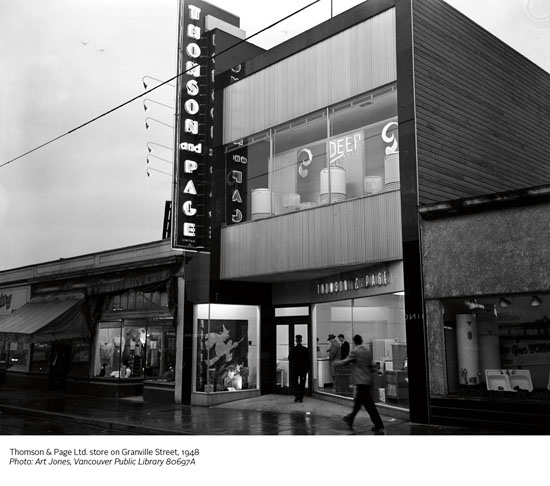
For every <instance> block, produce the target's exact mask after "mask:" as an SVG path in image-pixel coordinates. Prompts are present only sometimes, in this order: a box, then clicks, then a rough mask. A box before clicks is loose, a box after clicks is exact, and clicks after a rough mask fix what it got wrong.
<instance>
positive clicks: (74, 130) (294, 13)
mask: <svg viewBox="0 0 550 486" xmlns="http://www.w3.org/2000/svg"><path fill="white" fill-rule="evenodd" d="M320 1H321V0H314V1H313V2H311V3H309V4H308V5H306V6H305V7H302V8H300V9H298V10H296V11H294V12H293V13H291V14H289V15H287V16H286V17H283V18H282V19H279V20H277V21H276V22H274V23H272V24H271V25H268V26H267V27H264V28H263V29H261V30H259V31H258V32H256V33H254V34H252V35H250V36H248V37H246V38H244V39H242V40H240V41H239V42H237V43H236V44H234V45H232V46H231V47H229V48H227V49H224V50H223V51H220V52H218V53H217V54H214V55H213V56H211V57H210V59H214V58H215V57H217V56H220V55H221V54H224V53H225V52H227V51H229V50H231V49H234V48H235V47H237V46H238V45H240V44H242V43H244V42H247V41H249V40H250V39H252V38H253V37H256V36H257V35H260V34H262V33H264V32H265V31H267V30H269V29H272V28H273V27H275V26H276V25H277V24H280V23H281V22H284V21H285V20H288V19H289V18H291V17H293V16H294V15H297V14H299V13H300V12H302V11H304V10H306V9H308V8H309V7H311V6H312V5H315V4H316V3H319V2H320ZM191 69H192V68H190V69H187V70H185V71H183V72H181V73H178V74H176V75H175V76H173V77H171V78H170V79H167V80H166V81H163V82H161V84H159V85H158V86H155V87H153V88H151V89H149V90H147V91H144V92H143V93H141V94H140V95H137V96H134V97H133V98H131V99H129V100H127V101H125V102H124V103H121V104H120V105H117V106H115V107H114V108H111V109H110V110H108V111H106V112H104V113H102V114H101V115H98V116H96V117H95V118H92V119H91V120H88V121H87V122H85V123H82V124H81V125H78V126H77V127H75V128H73V129H71V130H69V131H68V132H65V133H63V134H61V135H58V136H57V137H54V138H52V139H50V140H48V141H47V142H44V143H42V144H40V145H38V146H37V147H34V148H33V149H31V150H28V151H27V152H25V153H23V154H21V155H18V156H17V157H15V158H13V159H11V160H8V161H7V162H3V163H2V164H0V168H2V167H5V166H6V165H8V164H11V163H12V162H15V161H16V160H19V159H22V158H23V157H26V156H27V155H29V154H32V153H33V152H36V151H37V150H40V149H42V148H44V147H46V146H47V145H50V144H52V143H54V142H56V141H57V140H60V139H61V138H64V137H66V136H68V135H70V134H71V133H74V132H76V131H77V130H80V129H82V128H84V127H86V126H88V125H90V124H92V123H94V122H96V121H97V120H100V119H101V118H104V117H106V116H107V115H110V114H111V113H113V112H115V111H117V110H119V109H120V108H123V107H124V106H126V105H129V104H130V103H132V102H134V101H136V100H139V99H140V98H143V96H145V95H147V94H149V93H151V92H153V91H155V90H156V89H158V88H160V87H161V86H164V85H166V84H169V83H170V81H174V80H175V79H177V78H179V77H180V76H182V75H184V74H185V73H187V72H188V71H190V70H191Z"/></svg>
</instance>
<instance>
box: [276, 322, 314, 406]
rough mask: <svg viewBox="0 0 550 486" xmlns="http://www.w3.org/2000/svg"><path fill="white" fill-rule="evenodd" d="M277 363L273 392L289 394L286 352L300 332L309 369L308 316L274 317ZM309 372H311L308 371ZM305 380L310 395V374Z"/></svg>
mask: <svg viewBox="0 0 550 486" xmlns="http://www.w3.org/2000/svg"><path fill="white" fill-rule="evenodd" d="M275 325H276V343H277V363H276V367H275V388H274V391H275V393H281V394H290V393H292V390H291V389H290V367H289V363H288V354H289V353H290V348H291V347H292V346H294V344H295V342H296V341H295V336H296V335H297V334H301V336H302V344H303V345H304V346H305V347H307V348H308V351H309V360H310V369H311V356H312V354H311V346H310V341H311V329H310V328H311V326H310V319H309V317H295V318H288V317H285V318H276V321H275ZM310 374H311V373H310ZM310 374H308V377H307V381H306V395H308V396H310V395H311V376H310Z"/></svg>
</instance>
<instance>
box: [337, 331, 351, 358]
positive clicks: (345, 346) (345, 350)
mask: <svg viewBox="0 0 550 486" xmlns="http://www.w3.org/2000/svg"><path fill="white" fill-rule="evenodd" d="M338 341H340V354H341V356H342V359H346V358H347V357H348V354H349V343H348V342H347V341H346V338H345V336H344V335H343V334H338Z"/></svg>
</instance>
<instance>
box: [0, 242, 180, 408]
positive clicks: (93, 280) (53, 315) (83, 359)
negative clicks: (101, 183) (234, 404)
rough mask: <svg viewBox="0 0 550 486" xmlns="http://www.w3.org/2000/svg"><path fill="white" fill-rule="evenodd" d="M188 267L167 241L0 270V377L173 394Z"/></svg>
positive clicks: (113, 392)
mask: <svg viewBox="0 0 550 486" xmlns="http://www.w3.org/2000/svg"><path fill="white" fill-rule="evenodd" d="M182 267H183V256H182V254H181V252H176V251H174V250H172V249H171V248H170V245H169V242H167V241H161V242H157V243H151V244H144V245H138V246H135V247H128V248H124V249H119V250H114V251H109V252H102V253H97V254H93V255H85V256H81V257H75V258H68V259H63V260H59V261H56V262H48V263H43V264H39V265H32V266H28V267H23V268H19V269H14V270H10V271H5V272H2V273H0V301H1V304H2V305H1V307H0V381H1V382H2V383H4V384H5V385H6V386H9V387H12V386H15V387H31V388H38V389H46V388H49V389H58V390H66V391H69V392H77V393H78V392H80V393H90V394H96V395H104V396H114V397H122V396H128V395H141V394H143V395H144V396H147V395H148V394H151V393H153V394H155V395H156V396H157V397H164V398H165V399H168V400H169V401H173V399H174V393H175V382H176V370H177V366H178V363H179V362H181V349H180V351H179V353H178V346H177V340H178V315H177V305H176V303H177V292H178V283H179V285H180V287H181V286H182V285H183V272H182ZM180 321H181V319H180ZM181 327H182V324H181V323H180V334H181V333H182V331H181ZM180 340H181V336H180ZM180 348H181V346H180Z"/></svg>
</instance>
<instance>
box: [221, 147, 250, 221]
mask: <svg viewBox="0 0 550 486" xmlns="http://www.w3.org/2000/svg"><path fill="white" fill-rule="evenodd" d="M225 163H226V171H227V177H226V194H227V204H226V207H227V214H226V221H227V224H236V223H240V222H241V221H243V220H244V219H245V218H246V179H247V175H246V171H247V167H248V157H247V149H246V148H241V149H238V150H235V151H232V152H229V153H228V154H226V159H225Z"/></svg>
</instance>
